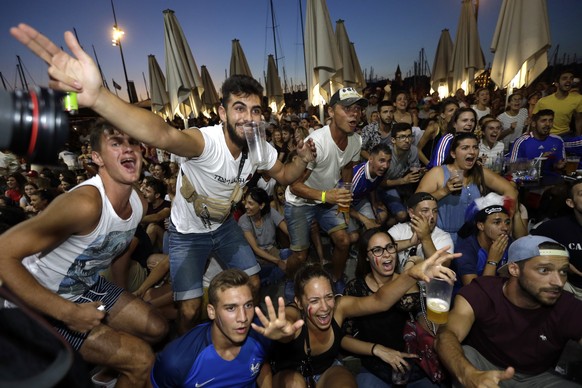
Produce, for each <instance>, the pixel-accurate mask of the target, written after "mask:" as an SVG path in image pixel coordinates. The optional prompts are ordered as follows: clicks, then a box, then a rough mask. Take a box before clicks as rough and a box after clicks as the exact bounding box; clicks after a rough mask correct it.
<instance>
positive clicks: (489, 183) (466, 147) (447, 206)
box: [416, 133, 517, 244]
mask: <svg viewBox="0 0 582 388" xmlns="http://www.w3.org/2000/svg"><path fill="white" fill-rule="evenodd" d="M478 156H479V141H478V140H477V137H476V136H475V135H474V134H472V133H460V134H458V135H456V136H455V137H454V138H453V141H452V143H451V150H450V152H449V155H448V157H447V158H446V159H445V163H444V164H443V165H442V166H439V167H434V168H432V169H431V170H429V171H428V172H427V173H426V174H425V175H424V177H423V178H422V180H421V181H420V183H419V184H418V188H417V189H416V191H417V192H419V191H423V192H427V193H430V194H431V195H432V196H433V197H435V198H436V199H437V200H438V206H439V215H438V218H437V226H438V227H439V228H441V229H443V230H444V231H445V232H448V233H450V234H451V238H452V239H453V242H454V243H455V244H456V242H457V232H458V231H459V229H460V228H461V226H463V223H464V222H465V209H466V208H467V207H468V206H469V204H470V203H471V202H473V201H474V200H475V199H477V198H479V197H481V196H482V195H485V194H486V193H487V192H496V193H497V194H500V195H506V196H508V197H510V198H512V199H513V200H514V203H517V190H516V189H515V188H514V187H513V186H512V185H511V184H510V183H509V182H508V181H507V180H505V179H504V178H503V177H501V176H499V175H498V174H496V173H494V172H493V171H491V170H489V169H488V168H485V167H483V166H481V165H480V164H479V163H477V157H478ZM512 210H513V209H512Z"/></svg>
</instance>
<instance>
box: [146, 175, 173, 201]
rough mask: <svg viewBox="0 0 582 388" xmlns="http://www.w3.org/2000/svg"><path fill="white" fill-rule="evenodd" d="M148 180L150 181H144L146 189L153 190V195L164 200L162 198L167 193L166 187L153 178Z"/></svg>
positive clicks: (160, 181)
mask: <svg viewBox="0 0 582 388" xmlns="http://www.w3.org/2000/svg"><path fill="white" fill-rule="evenodd" d="M148 178H152V179H146V180H145V185H146V187H151V188H152V189H154V193H156V194H159V195H160V197H161V198H162V199H164V197H165V196H166V194H167V193H168V187H167V186H166V184H165V183H164V182H163V181H162V180H160V179H156V178H154V177H148Z"/></svg>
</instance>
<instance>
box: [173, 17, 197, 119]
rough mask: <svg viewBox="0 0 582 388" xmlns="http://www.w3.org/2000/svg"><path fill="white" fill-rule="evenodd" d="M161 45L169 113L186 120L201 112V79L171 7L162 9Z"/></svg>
mask: <svg viewBox="0 0 582 388" xmlns="http://www.w3.org/2000/svg"><path fill="white" fill-rule="evenodd" d="M164 46H165V53H166V77H167V88H168V95H169V97H170V107H171V114H172V115H176V114H177V115H179V116H180V117H182V119H184V122H185V123H187V119H188V117H189V116H193V117H198V115H199V114H200V113H201V112H202V100H201V97H202V93H203V92H204V88H203V86H202V79H201V78H200V74H199V73H198V67H197V66H196V62H195V61H194V57H193V56H192V50H190V46H189V45H188V41H187V40H186V37H185V36H184V32H183V31H182V27H180V23H178V19H177V18H176V15H175V14H174V11H172V10H171V9H167V10H165V11H164Z"/></svg>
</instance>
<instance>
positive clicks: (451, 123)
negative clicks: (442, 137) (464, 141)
mask: <svg viewBox="0 0 582 388" xmlns="http://www.w3.org/2000/svg"><path fill="white" fill-rule="evenodd" d="M465 112H471V113H473V117H474V118H475V126H474V127H473V131H474V130H475V128H476V127H477V112H475V111H474V110H473V108H469V107H463V108H459V109H457V110H456V111H455V114H454V115H453V117H452V118H451V121H449V124H448V126H447V132H448V133H451V134H453V135H454V134H455V133H456V132H457V131H456V129H455V127H454V125H455V123H456V122H457V120H458V119H459V117H460V116H461V115H462V114H463V113H465ZM471 132H472V131H471Z"/></svg>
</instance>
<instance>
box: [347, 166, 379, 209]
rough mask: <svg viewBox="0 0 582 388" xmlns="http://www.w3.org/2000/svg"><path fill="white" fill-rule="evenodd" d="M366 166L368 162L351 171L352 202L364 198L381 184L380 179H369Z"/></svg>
mask: <svg viewBox="0 0 582 388" xmlns="http://www.w3.org/2000/svg"><path fill="white" fill-rule="evenodd" d="M367 164H368V162H363V163H360V164H358V165H357V166H355V167H354V169H353V172H354V174H353V178H352V196H353V198H354V201H358V200H360V199H362V198H366V197H367V196H368V194H370V193H371V192H372V191H374V190H376V188H377V187H378V186H379V185H380V183H382V178H381V177H376V178H374V179H372V178H371V177H370V175H369V171H368V167H367Z"/></svg>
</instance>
